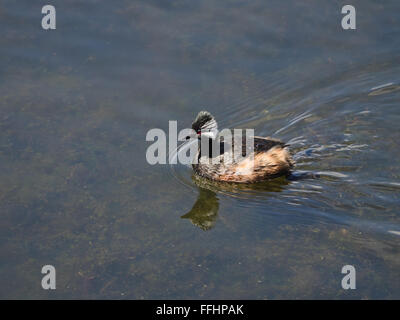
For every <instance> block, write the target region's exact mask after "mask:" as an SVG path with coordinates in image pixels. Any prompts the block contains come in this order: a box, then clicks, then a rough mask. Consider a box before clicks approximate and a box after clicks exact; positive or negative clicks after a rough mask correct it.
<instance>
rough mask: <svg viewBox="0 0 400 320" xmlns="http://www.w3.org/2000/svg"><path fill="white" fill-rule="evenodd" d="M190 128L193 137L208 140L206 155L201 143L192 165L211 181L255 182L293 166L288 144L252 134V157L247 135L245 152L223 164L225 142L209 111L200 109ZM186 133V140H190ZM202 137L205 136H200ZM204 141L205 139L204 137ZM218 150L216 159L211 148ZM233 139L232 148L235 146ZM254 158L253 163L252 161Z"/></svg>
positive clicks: (281, 174) (272, 176)
mask: <svg viewBox="0 0 400 320" xmlns="http://www.w3.org/2000/svg"><path fill="white" fill-rule="evenodd" d="M192 129H193V130H194V131H195V132H196V137H197V138H198V139H201V137H206V139H208V142H209V154H208V155H206V154H204V152H203V154H202V152H201V151H202V150H201V149H202V148H201V143H200V142H199V147H198V151H197V155H196V157H197V159H198V163H194V164H193V165H192V167H193V170H194V172H195V173H196V174H197V175H199V176H201V177H205V178H208V179H211V180H216V181H223V182H235V183H254V182H259V181H263V180H268V179H272V178H276V177H279V176H283V175H288V174H289V173H290V170H291V169H292V168H293V166H294V161H293V159H292V157H291V155H290V153H289V151H288V149H287V145H286V144H285V143H284V142H282V141H280V140H277V139H272V138H268V137H267V138H263V137H257V136H254V154H253V156H254V158H253V159H251V158H250V155H247V154H246V137H243V139H242V154H243V155H246V157H245V158H242V159H240V160H238V161H236V162H235V159H232V162H231V163H224V143H223V142H222V141H220V139H218V137H219V133H218V125H217V121H216V120H215V118H214V117H213V116H212V115H211V114H210V113H209V112H208V111H200V112H199V114H198V115H197V117H196V119H195V120H194V122H193V123H192ZM190 138H191V137H190V136H188V137H186V139H190ZM203 139H204V138H203ZM206 142H207V140H206ZM218 145H219V152H217V154H216V155H215V157H217V158H218V159H215V158H214V159H213V160H217V161H213V162H214V163H212V161H210V160H211V157H210V156H209V155H210V154H212V151H211V150H212V147H213V146H216V147H217V148H218ZM234 147H235V146H234V140H232V150H233V149H234ZM252 161H254V162H252Z"/></svg>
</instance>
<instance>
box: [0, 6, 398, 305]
mask: <svg viewBox="0 0 400 320" xmlns="http://www.w3.org/2000/svg"><path fill="white" fill-rule="evenodd" d="M51 4H52V5H54V6H55V7H56V9H57V29H56V30H53V31H44V30H42V29H41V18H42V14H41V6H42V5H44V3H43V4H39V3H38V2H37V1H23V0H13V1H11V0H10V1H7V0H6V1H2V2H1V3H0V30H1V36H0V218H1V219H0V228H1V229H0V298H3V299H9V298H25V299H31V298H39V299H48V298H51V299H59V298H68V299H69V298H88V299H94V298H111V299H126V298H129V299H143V298H145V299H149V298H153V299H154V298H156V299H159V298H168V299H185V298H191V299H214V298H223V299H281V298H289V299H298V298H306V299H310V298H317V299H319V298H328V299H399V298H400V281H399V278H400V215H399V211H398V209H399V205H400V200H399V193H400V163H399V157H400V148H399V141H400V130H399V123H400V109H399V107H400V106H399V101H400V3H399V1H398V0H393V1H391V0H387V1H384V2H382V3H381V2H378V1H365V0H363V1H352V3H351V4H352V5H354V6H355V7H356V10H357V30H348V31H344V30H343V29H342V28H341V18H342V16H343V15H342V14H341V13H340V12H341V7H342V6H343V5H345V4H347V3H345V2H342V1H317V0H313V1H277V0H276V1H265V0H262V1H261V0H252V1H211V0H205V1H142V2H141V1H128V0H125V1H122V0H119V1H107V2H106V1H94V0H93V1H88V0H86V1H59V0H52V1H51ZM380 86H383V87H380ZM201 109H207V110H209V111H210V112H212V113H213V114H214V115H215V116H216V118H217V120H218V122H219V125H220V128H224V127H240V128H254V129H255V133H256V134H257V135H261V136H262V135H265V136H267V135H269V136H273V137H276V138H280V139H282V140H284V141H290V142H291V143H292V147H291V150H292V153H293V155H294V158H295V159H296V161H297V166H296V171H295V172H294V175H295V176H297V177H298V178H299V179H297V180H294V181H289V180H286V179H284V178H281V179H276V180H274V181H272V182H268V183H263V184H260V185H257V186H252V187H240V188H237V187H232V186H226V185H216V184H210V183H208V182H207V181H203V180H199V179H193V178H192V173H191V170H190V168H187V167H186V166H183V165H176V166H173V167H171V166H169V165H156V166H151V165H149V164H148V163H147V162H146V157H145V154H146V149H147V147H148V146H149V145H150V143H148V142H146V141H145V137H146V133H147V132H148V131H149V130H150V129H152V128H162V129H164V130H167V129H168V120H177V121H178V127H179V128H180V129H182V128H186V127H189V126H190V124H191V121H192V120H193V118H194V116H195V115H196V113H197V112H198V111H200V110H201ZM305 173H307V174H306V176H305V178H304V175H305ZM309 173H311V175H310V174H309ZM312 176H314V177H312ZM182 216H183V218H181V217H182ZM46 264H51V265H54V266H55V268H56V270H57V289H56V290H53V291H46V290H43V289H42V288H41V279H42V276H43V275H42V274H41V272H40V271H41V268H42V266H43V265H46ZM347 264H350V265H353V266H355V268H356V271H357V289H355V290H343V289H342V287H341V280H342V277H343V276H344V275H343V274H341V269H342V267H343V266H344V265H347Z"/></svg>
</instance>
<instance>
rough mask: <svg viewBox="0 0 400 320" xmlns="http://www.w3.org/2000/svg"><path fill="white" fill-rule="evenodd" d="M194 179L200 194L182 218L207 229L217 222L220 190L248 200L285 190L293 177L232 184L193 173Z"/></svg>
mask: <svg viewBox="0 0 400 320" xmlns="http://www.w3.org/2000/svg"><path fill="white" fill-rule="evenodd" d="M192 180H193V182H194V183H195V184H196V185H197V187H198V189H199V195H198V197H197V200H196V202H195V204H194V205H193V207H192V209H191V210H190V211H189V212H188V213H186V214H184V215H183V216H181V218H182V219H189V220H190V221H191V222H192V223H193V224H194V225H195V226H197V227H199V228H200V229H202V230H204V231H207V230H210V229H212V228H213V227H214V225H215V223H216V222H217V218H218V210H219V198H218V196H217V192H218V191H222V192H224V193H229V194H230V195H231V196H233V197H235V196H236V197H238V196H239V195H241V196H245V197H246V198H247V199H248V201H251V197H252V196H253V197H254V196H260V194H262V195H263V196H265V197H268V196H269V195H270V194H271V193H272V192H281V191H283V190H284V187H285V186H286V185H288V184H289V183H290V180H291V179H287V178H286V177H280V178H276V179H273V180H270V181H264V182H262V183H256V184H232V183H224V182H215V181H211V180H209V179H206V178H202V177H199V176H197V175H193V176H192Z"/></svg>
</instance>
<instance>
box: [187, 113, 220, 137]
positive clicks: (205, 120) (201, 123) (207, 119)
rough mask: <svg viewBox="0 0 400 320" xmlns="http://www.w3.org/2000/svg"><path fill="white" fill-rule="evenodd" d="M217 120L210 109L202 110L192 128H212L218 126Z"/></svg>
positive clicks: (196, 129) (197, 129)
mask: <svg viewBox="0 0 400 320" xmlns="http://www.w3.org/2000/svg"><path fill="white" fill-rule="evenodd" d="M216 124H217V123H216V121H215V119H214V117H213V116H212V115H211V113H209V112H208V111H200V112H199V114H198V115H197V117H196V119H195V120H194V121H193V123H192V129H193V130H195V131H196V132H198V131H199V130H201V129H204V128H206V129H212V128H213V127H214V126H215V127H216Z"/></svg>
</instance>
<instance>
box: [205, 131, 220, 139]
mask: <svg viewBox="0 0 400 320" xmlns="http://www.w3.org/2000/svg"><path fill="white" fill-rule="evenodd" d="M201 136H202V137H207V138H211V139H215V138H216V137H217V135H216V134H215V133H214V132H213V131H206V132H201Z"/></svg>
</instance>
